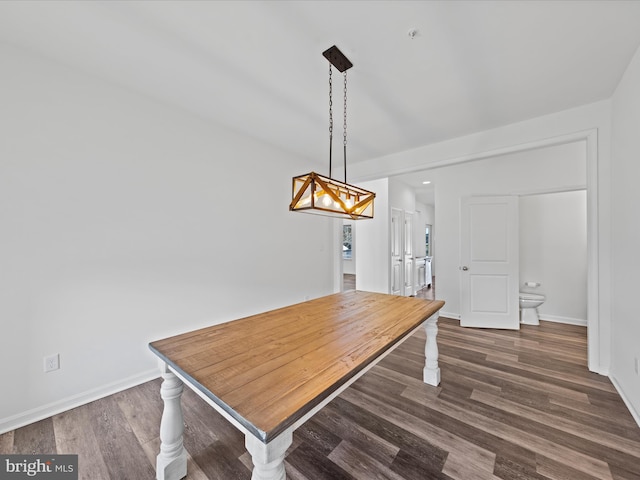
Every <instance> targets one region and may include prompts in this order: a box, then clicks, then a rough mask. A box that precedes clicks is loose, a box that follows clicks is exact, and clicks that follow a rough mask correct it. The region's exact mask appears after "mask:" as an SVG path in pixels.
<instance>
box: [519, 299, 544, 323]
mask: <svg viewBox="0 0 640 480" xmlns="http://www.w3.org/2000/svg"><path fill="white" fill-rule="evenodd" d="M544 301H545V297H544V295H539V294H537V293H526V292H520V323H522V324H525V325H540V317H538V310H537V308H538V307H539V306H540V305H542V304H543V303H544Z"/></svg>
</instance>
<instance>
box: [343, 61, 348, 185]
mask: <svg viewBox="0 0 640 480" xmlns="http://www.w3.org/2000/svg"><path fill="white" fill-rule="evenodd" d="M343 75H344V113H343V117H342V118H343V121H344V123H343V125H342V150H343V155H344V183H347V71H346V70H345V71H344V73H343Z"/></svg>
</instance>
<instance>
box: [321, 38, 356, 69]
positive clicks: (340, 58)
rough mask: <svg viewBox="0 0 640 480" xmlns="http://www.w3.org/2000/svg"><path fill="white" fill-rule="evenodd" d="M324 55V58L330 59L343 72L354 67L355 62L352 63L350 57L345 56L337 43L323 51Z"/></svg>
mask: <svg viewBox="0 0 640 480" xmlns="http://www.w3.org/2000/svg"><path fill="white" fill-rule="evenodd" d="M322 55H323V56H324V58H326V59H327V60H329V62H330V63H331V65H333V66H334V67H336V68H337V69H338V71H339V72H340V73H343V72H345V71H346V70H349V69H350V68H351V67H353V63H351V62H350V61H349V59H348V58H347V57H345V56H344V53H342V52H341V51H340V50H339V49H338V47H336V46H335V45H334V46H333V47H331V48H327V49H326V50H325V51H324V52H322Z"/></svg>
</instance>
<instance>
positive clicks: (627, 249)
mask: <svg viewBox="0 0 640 480" xmlns="http://www.w3.org/2000/svg"><path fill="white" fill-rule="evenodd" d="M639 125H640V51H638V52H636V54H635V56H634V58H633V60H632V61H631V63H630V64H629V67H628V68H627V71H626V73H625V75H624V77H623V78H622V80H621V82H620V84H619V85H618V88H617V90H616V92H615V94H614V96H613V100H612V127H613V128H612V132H613V133H612V157H613V176H612V187H613V188H612V190H613V208H612V213H613V292H614V302H613V342H612V345H613V348H612V362H611V376H612V379H613V380H614V382H615V383H616V384H617V386H618V389H619V390H620V391H621V392H623V396H624V398H625V399H626V401H627V405H628V406H629V407H630V408H631V409H632V411H633V412H634V414H635V418H636V421H637V422H638V424H640V375H639V374H638V372H637V371H635V370H634V360H635V361H638V362H640V320H639V318H638V307H637V304H636V298H637V297H638V291H639V290H640V280H638V278H639V277H638V275H639V270H638V256H639V255H638V248H639V246H640V222H639V221H638V206H639V205H640V189H639V188H638V179H640V136H639V135H638V126H639Z"/></svg>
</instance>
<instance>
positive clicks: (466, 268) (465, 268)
mask: <svg viewBox="0 0 640 480" xmlns="http://www.w3.org/2000/svg"><path fill="white" fill-rule="evenodd" d="M461 270H462V271H463V272H466V271H467V270H469V267H467V266H466V265H465V266H464V267H462V268H461Z"/></svg>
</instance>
